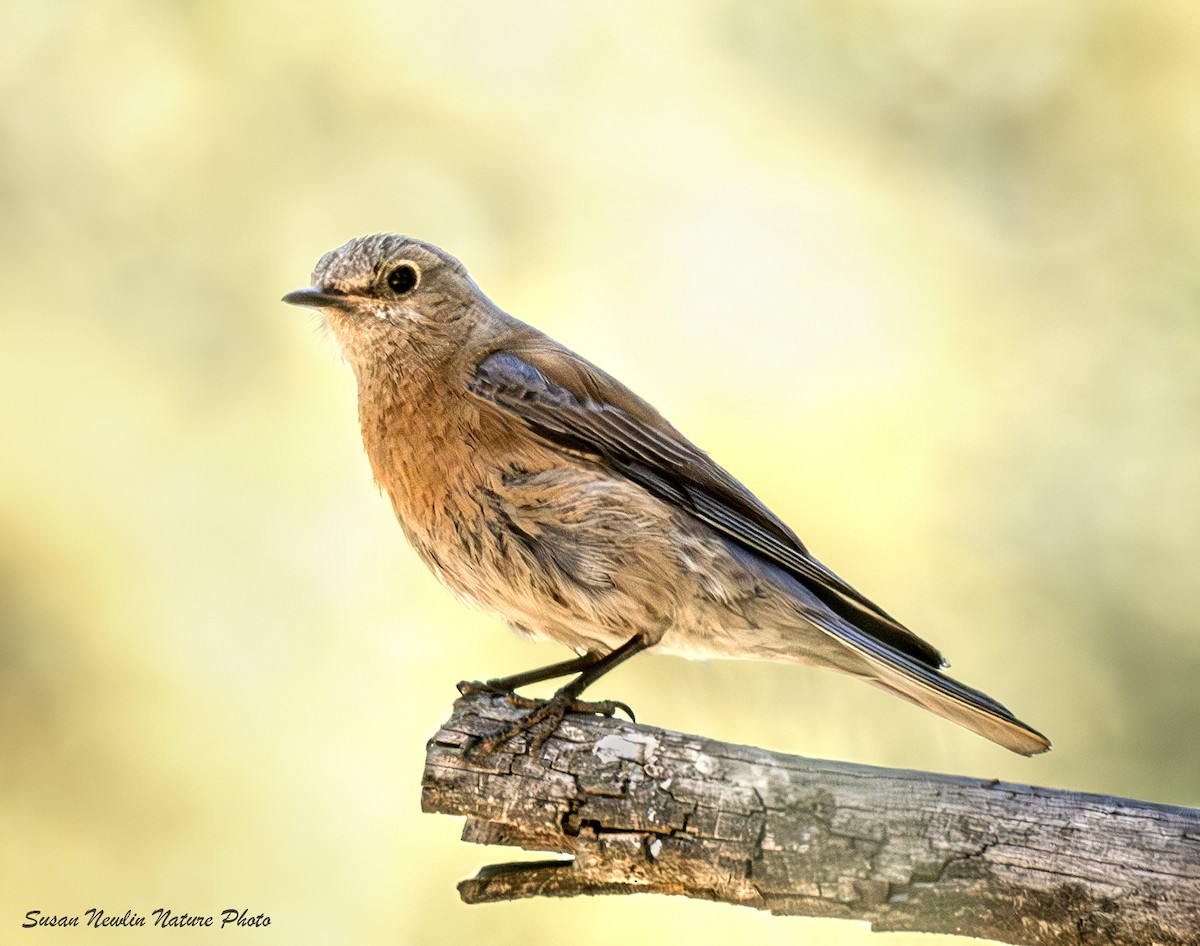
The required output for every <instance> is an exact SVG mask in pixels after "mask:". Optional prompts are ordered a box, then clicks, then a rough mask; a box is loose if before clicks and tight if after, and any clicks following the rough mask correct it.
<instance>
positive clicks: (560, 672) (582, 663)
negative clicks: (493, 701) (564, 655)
mask: <svg viewBox="0 0 1200 946" xmlns="http://www.w3.org/2000/svg"><path fill="white" fill-rule="evenodd" d="M603 659H604V655H603V654H601V653H600V652H599V651H595V650H593V651H589V652H588V653H586V654H583V655H582V656H579V657H572V658H571V659H570V660H560V661H559V662H558V663H556V664H550V666H548V667H538V668H537V669H536V670H526V671H525V672H524V673H514V674H513V675H512V676H510V677H497V678H496V679H494V680H488V681H487V682H486V683H479V682H472V681H468V680H464V681H463V682H462V683H460V684H459V685H458V692H459V693H461V694H462V695H463V696H471V695H473V694H475V693H506V694H512V695H513V696H515V695H516V694H515V693H514V691H515V690H516V689H518V688H519V687H526V686H529V685H530V684H531V683H541V682H542V681H543V680H553V679H554V678H555V677H565V676H567V675H568V674H571V673H579V672H580V671H583V670H586V669H587V668H588V667H590V666H592V665H593V664H595V663H597V662H598V661H600V660H603Z"/></svg>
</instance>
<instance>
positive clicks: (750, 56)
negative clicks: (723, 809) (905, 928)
mask: <svg viewBox="0 0 1200 946" xmlns="http://www.w3.org/2000/svg"><path fill="white" fill-rule="evenodd" d="M0 37H2V38H0V202H2V204H0V206H2V207H3V213H2V214H0V254H2V257H0V258H2V259H3V264H2V265H0V281H2V282H0V285H2V293H3V307H2V315H0V318H2V319H3V335H2V336H0V337H2V344H0V395H2V397H0V423H2V425H3V427H2V438H3V440H2V442H3V459H2V461H0V537H2V538H0V758H2V759H3V764H2V766H0V929H3V930H6V931H8V930H14V929H17V928H18V927H19V923H20V921H21V920H22V919H23V917H24V914H25V911H27V910H30V909H40V910H42V911H43V912H45V913H55V914H63V913H65V914H79V913H82V912H83V911H84V910H86V909H87V908H88V907H92V906H99V907H102V908H104V909H106V910H108V911H109V912H115V913H122V912H123V911H124V910H125V909H130V908H131V909H134V910H136V911H138V912H140V913H142V914H143V915H146V914H149V912H150V911H151V910H153V909H155V908H156V907H159V906H165V907H167V908H170V909H172V910H175V911H177V912H182V911H186V912H192V913H201V914H216V913H219V912H220V911H221V910H222V909H225V908H226V907H236V908H239V909H240V908H246V909H248V910H249V912H250V914H252V915H253V914H257V913H260V912H266V913H268V914H269V915H270V916H271V918H272V925H271V926H270V927H269V928H268V929H266V930H250V931H245V932H240V933H239V932H235V933H230V932H229V931H226V932H225V933H224V934H223V941H229V942H241V941H245V942H253V943H256V944H264V943H291V944H308V943H331V942H354V943H392V944H427V943H437V942H487V943H489V944H492V946H507V944H518V943H519V944H522V946H541V944H560V943H562V942H564V941H568V940H569V941H570V942H571V943H572V944H574V946H593V944H597V946H598V944H609V943H612V942H614V941H615V940H617V939H619V940H620V941H622V942H627V943H640V942H647V943H648V942H661V941H663V940H664V938H667V937H669V941H684V940H686V941H692V942H718V941H719V942H730V941H735V942H736V941H746V942H756V943H762V944H776V943H778V944H783V943H789V944H790V943H795V942H800V941H803V942H805V943H810V944H823V943H839V944H844V943H849V944H854V943H868V942H875V941H876V939H875V938H874V937H873V936H872V934H869V933H868V932H867V931H866V930H865V929H864V928H863V927H861V926H857V925H852V924H847V923H839V922H833V921H812V920H803V919H778V918H771V917H767V916H763V915H759V914H756V913H754V912H753V911H750V910H739V909H735V908H732V907H727V906H719V905H713V904H708V903H700V902H691V901H686V900H669V899H665V898H613V899H589V900H578V901H544V902H526V903H517V904H512V905H498V906H487V907H467V906H464V905H462V904H460V903H459V900H458V897H457V894H456V892H455V883H456V882H457V881H458V880H459V879H461V878H463V877H466V876H468V875H470V874H472V873H473V872H474V871H475V870H476V869H477V868H478V867H479V866H480V865H482V864H484V863H488V862H492V861H496V860H507V859H510V854H511V852H510V851H507V850H490V849H483V848H476V847H473V846H470V845H464V844H462V843H460V842H459V840H458V832H459V830H460V824H459V823H458V822H457V821H456V820H455V819H451V818H445V817H434V816H425V815H422V814H421V813H420V809H419V780H420V773H421V767H422V763H423V759H424V744H425V740H426V739H427V738H428V737H429V736H430V735H431V734H432V733H433V732H434V731H435V729H436V727H437V725H438V723H439V722H440V721H441V720H442V719H444V718H445V717H446V716H447V715H448V712H449V707H450V703H451V701H452V699H453V697H454V696H455V690H454V684H455V682H456V681H458V680H459V679H463V678H466V679H475V678H480V677H488V676H495V675H500V674H505V673H510V672H515V671H518V670H523V669H527V668H529V667H533V666H537V665H540V664H543V663H548V662H551V661H553V660H557V659H561V658H563V657H565V656H567V655H566V653H565V652H563V651H561V650H559V649H556V648H555V647H553V646H550V645H534V644H530V643H526V642H522V641H520V640H518V639H517V638H515V637H514V636H512V635H511V634H510V633H509V632H508V631H507V630H506V629H505V628H504V626H503V625H502V623H501V622H500V621H499V620H498V619H496V618H493V617H490V616H487V615H483V614H478V613H474V612H471V611H469V610H467V609H465V608H464V607H462V606H461V605H459V604H458V603H456V602H455V601H454V600H452V599H451V598H450V596H449V595H448V594H446V593H445V592H444V591H443V590H442V589H441V588H440V587H439V586H438V585H437V584H436V582H435V581H434V579H433V578H432V577H431V576H430V575H429V574H427V573H426V571H425V570H424V568H423V567H422V566H421V565H420V563H419V562H418V560H417V559H416V557H415V556H414V555H413V554H412V553H411V552H410V551H409V549H408V548H407V546H406V545H405V543H404V540H403V536H402V535H401V532H400V530H399V528H398V527H397V526H396V525H395V523H394V521H393V520H392V515H391V511H390V509H389V507H388V504H387V503H386V502H385V501H384V500H382V499H381V498H380V497H379V496H378V494H377V493H376V491H375V489H374V488H373V486H372V484H371V480H370V473H369V470H368V467H367V464H366V461H365V458H364V457H363V456H362V451H361V446H360V443H359V434H358V429H357V421H356V416H355V391H354V387H353V381H352V377H351V374H350V371H349V370H348V369H347V368H346V366H345V365H343V364H341V363H340V362H339V360H338V357H337V355H336V352H335V351H334V348H333V346H332V344H331V343H330V342H329V340H328V339H327V338H326V337H325V336H324V335H323V333H322V332H321V331H320V330H319V327H318V323H317V321H316V320H315V318H314V317H313V316H312V315H311V314H309V313H305V312H302V311H299V310H295V309H291V308H288V307H286V306H284V305H282V304H281V303H280V302H279V297H280V296H281V295H282V294H283V293H284V292H286V291H288V290H291V289H294V288H298V287H300V286H304V285H307V283H308V277H309V273H310V271H311V269H312V267H313V265H314V264H315V262H316V260H317V259H318V257H319V256H320V255H321V254H322V253H324V252H325V251H326V250H328V249H330V248H332V247H335V246H337V245H340V244H341V243H343V242H344V241H345V240H347V239H349V238H350V237H353V236H357V235H360V234H364V233H369V232H372V231H378V230H394V231H399V232H405V233H409V234H411V235H413V236H418V237H421V238H423V239H426V240H430V241H432V242H435V243H438V244H440V245H442V246H444V247H445V248H446V249H448V250H449V251H450V252H452V253H454V254H455V255H457V256H459V257H460V258H461V259H462V260H463V261H464V262H465V263H466V264H467V266H468V267H469V268H470V269H471V271H472V273H473V275H474V276H475V278H476V280H477V281H478V282H479V284H480V285H481V286H482V287H483V289H484V290H485V291H486V292H487V293H488V294H489V295H491V296H492V297H493V298H494V299H495V300H496V301H497V302H498V303H499V304H500V305H501V306H502V307H504V308H506V309H507V310H508V311H510V312H512V313H514V314H515V315H517V316H519V317H521V318H523V319H525V320H527V321H529V322H532V323H533V324H535V325H537V326H539V327H540V328H542V329H544V330H545V331H547V332H548V333H550V334H551V335H553V336H554V337H556V338H558V339H559V340H560V341H562V342H564V343H565V344H568V345H569V346H571V347H572V348H575V349H576V350H578V351H580V352H582V353H584V354H585V355H587V356H588V357H590V358H592V360H594V361H597V362H599V363H600V364H601V365H603V366H604V367H605V368H607V369H608V370H610V371H611V372H613V373H614V374H616V375H617V376H618V377H620V378H621V379H623V380H624V381H625V382H627V383H628V384H629V385H630V386H631V387H633V388H634V389H635V390H637V391H638V392H639V393H641V394H642V395H643V396H645V397H646V398H647V399H648V400H650V401H651V402H652V403H654V404H655V405H657V406H658V407H659V408H660V409H661V410H662V411H663V412H664V413H665V414H666V415H667V416H668V417H670V418H671V419H672V420H673V421H674V422H675V424H676V425H677V426H679V427H680V428H681V429H682V430H683V431H684V432H685V433H687V434H688V435H689V436H691V437H692V438H693V439H694V440H696V441H697V442H698V443H699V444H700V445H701V446H702V447H704V448H705V449H707V450H709V451H710V452H711V453H712V454H713V456H714V457H715V459H717V460H718V462H721V463H722V464H724V465H725V466H727V467H728V468H729V469H730V470H731V471H732V472H733V473H734V474H735V475H736V476H737V477H739V478H740V479H741V480H743V481H744V482H745V483H746V484H747V485H749V486H750V487H751V488H752V489H754V490H755V491H756V492H757V493H758V495H759V496H760V497H761V498H762V499H763V500H764V501H765V502H767V503H768V505H770V506H771V507H772V508H774V509H775V510H776V511H777V512H778V513H779V514H780V515H781V516H782V517H783V518H784V519H785V520H786V521H788V522H789V523H791V524H792V525H793V526H794V527H795V528H796V530H797V531H798V532H799V534H800V535H801V536H802V538H804V539H805V540H806V542H808V544H809V545H810V547H811V548H812V549H813V550H814V551H815V552H816V554H817V555H819V556H820V557H821V558H822V559H823V560H825V561H826V562H827V563H828V564H829V565H831V566H832V567H833V568H835V569H836V570H837V571H839V572H840V573H842V574H843V575H844V576H845V577H846V578H848V579H849V580H850V581H852V582H853V583H854V584H855V585H857V586H858V587H859V588H861V589H862V590H863V591H865V592H866V593H867V594H868V595H869V596H870V597H872V598H873V599H875V600H876V601H878V602H880V603H881V604H882V605H883V606H884V607H886V608H887V609H888V610H889V611H891V612H892V613H894V614H896V615H897V616H898V617H900V618H901V619H902V620H904V621H905V622H906V623H907V624H908V625H909V626H911V627H912V628H914V629H915V630H916V631H918V632H919V633H921V634H922V635H923V636H925V637H927V638H928V639H929V640H931V641H932V642H934V643H935V644H936V645H938V646H939V647H941V648H942V649H943V650H944V651H945V653H946V654H947V656H948V657H949V659H950V660H951V662H952V664H953V672H954V673H955V675H957V676H959V677H961V678H962V679H964V680H965V681H967V682H969V683H971V684H974V685H975V686H978V687H981V688H983V689H985V690H986V691H988V692H989V693H991V694H993V695H994V696H996V697H997V698H998V699H1000V700H1002V701H1003V702H1004V703H1006V704H1008V705H1009V706H1010V707H1011V708H1012V709H1013V710H1014V711H1016V712H1017V713H1018V714H1019V715H1020V716H1022V717H1023V718H1024V719H1026V720H1028V721H1029V722H1031V723H1032V724H1034V725H1035V726H1037V727H1038V728H1040V729H1042V730H1044V731H1045V732H1046V733H1047V734H1048V735H1049V736H1050V737H1051V738H1052V739H1053V741H1054V745H1055V749H1054V751H1053V752H1052V753H1050V754H1049V755H1048V756H1044V757H1041V758H1038V759H1034V760H1027V759H1022V758H1019V757H1017V756H1013V755H1010V754H1009V753H1007V752H1005V751H1004V750H1002V749H999V748H997V747H995V746H993V745H991V744H990V743H987V742H985V741H984V740H982V739H980V738H978V737H976V736H973V735H971V734H970V733H968V732H966V731H965V730H961V729H958V728H957V727H955V726H953V725H951V724H949V723H946V722H944V721H942V720H940V719H937V718H935V717H933V716H931V715H928V714H926V713H923V712H922V711H920V710H918V709H916V708H914V707H911V706H909V705H907V704H904V703H901V702H900V701H897V700H895V699H893V698H891V697H888V696H886V695H885V694H883V693H880V692H877V691H875V690H873V689H871V688H869V687H865V686H863V685H862V684H860V683H857V682H855V681H853V680H850V679H848V678H842V677H839V676H836V675H834V674H829V673H822V672H818V671H810V670H805V669H799V668H795V667H786V666H772V665H766V664H753V663H745V664H738V663H689V662H686V661H683V660H679V659H675V658H670V657H654V656H647V657H644V658H639V659H638V660H635V661H633V662H632V663H631V664H628V665H626V666H624V667H622V668H621V669H620V670H618V671H617V672H615V673H614V674H613V675H612V676H611V677H609V678H607V679H605V681H604V682H603V686H602V687H601V688H600V690H598V691H597V693H596V695H597V697H603V696H609V697H619V698H620V699H622V700H625V701H628V702H629V703H631V704H632V705H633V706H635V707H636V708H637V710H638V712H639V716H640V718H642V719H643V720H645V721H647V722H650V723H654V724H658V725H662V726H666V727H671V728H677V729H682V730H685V731H691V732H698V733H704V734H706V735H709V736H713V737H717V738H721V739H726V740H731V741H734V742H743V743H751V744H755V745H760V746H765V747H768V748H771V749H775V750H780V751H786V752H794V753H802V754H808V755H816V756H822V757H831V758H837V759H846V760H853V761H859V762H865V763H871V764H877V765H887V766H904V767H912V768H922V769H932V770H937V771H946V772H956V773H965V774H970V775H974V776H980V777H998V778H1003V779H1009V780H1015V781H1019V782H1028V783H1034V784H1041V785H1050V786H1058V787H1066V788H1072V789H1081V790H1087V791H1094V792H1102V793H1106V794H1116V795H1128V796H1134V797H1137V798H1141V799H1146V800H1153V801H1159V802H1168V803H1174V804H1183V805H1200V692H1198V690H1197V685H1196V681H1197V680H1198V679H1200V619H1198V618H1197V610H1196V606H1195V604H1196V595H1197V587H1198V586H1197V577H1196V576H1197V565H1198V564H1200V371H1198V370H1197V368H1198V364H1200V273H1198V270H1197V258H1198V255H1200V177H1198V176H1197V174H1196V167H1197V162H1198V160H1200V121H1198V120H1197V111H1196V102H1197V94H1198V93H1200V8H1197V7H1196V6H1195V5H1194V4H1188V3H1183V2H1179V3H1159V4H1153V5H1146V4H1140V3H1137V2H1136V0H1108V2H1103V3H1095V2H1085V0H1064V2H1060V3H1056V4H1052V5H1046V4H1042V3H1039V2H1033V0H1017V2H1012V3H1008V4H1004V5H1001V6H999V7H997V6H996V5H981V4H957V3H948V2H941V0H926V2H912V0H855V2H832V0H826V2H809V3H798V2H796V3H791V2H776V3H759V4H743V3H738V2H735V0H699V2H697V0H690V2H662V3H655V4H639V3H636V2H632V0H605V2H602V3H601V2H590V0H588V2H578V3H572V4H563V3H550V2H514V3H507V4H502V5H501V4H489V3H483V2H456V0H450V2H442V3H437V4H430V3H423V4H417V3H400V2H395V0H393V2H372V0H361V2H354V3H334V2H317V0H313V2H294V0H293V2H283V0H277V2H271V0H262V2H249V3H239V2H232V0H213V2H206V3H187V2H173V3H162V2H151V0H141V2H139V0H92V2H87V3H84V2H78V3H70V2H44V0H7V2H5V3H4V4H3V5H2V6H0ZM12 935H13V934H11V933H7V932H6V933H4V934H3V935H2V936H0V938H4V939H8V938H9V937H11V936H12ZM80 935H84V934H81V933H79V932H78V931H70V932H69V933H55V932H52V931H39V932H38V933H37V937H38V939H39V941H40V942H59V941H61V942H71V943H74V942H76V941H77V939H78V937H79V936H80ZM118 935H119V936H120V938H121V939H122V941H125V940H128V941H130V942H132V941H133V940H135V939H137V938H140V936H142V935H152V934H149V933H144V934H143V933H136V934H118ZM167 935H170V936H172V937H173V938H174V937H178V938H180V939H200V938H207V937H211V936H214V935H216V934H215V933H213V932H211V931H194V930H193V931H184V932H178V933H175V934H167ZM879 941H880V942H882V941H883V940H879ZM886 941H887V942H888V943H895V944H901V946H903V944H925V943H931V942H934V941H936V942H950V941H951V940H949V939H936V940H935V938H934V937H923V936H917V935H913V936H905V935H896V934H893V935H891V936H889V937H887V939H886ZM964 942H965V941H964Z"/></svg>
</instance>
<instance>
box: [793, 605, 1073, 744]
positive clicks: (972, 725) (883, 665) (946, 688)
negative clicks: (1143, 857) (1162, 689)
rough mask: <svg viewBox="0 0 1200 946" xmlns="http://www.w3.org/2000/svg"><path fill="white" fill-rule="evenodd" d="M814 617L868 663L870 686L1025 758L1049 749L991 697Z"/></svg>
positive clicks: (1045, 741) (850, 630) (867, 637)
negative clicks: (902, 699)
mask: <svg viewBox="0 0 1200 946" xmlns="http://www.w3.org/2000/svg"><path fill="white" fill-rule="evenodd" d="M821 617H823V616H821ZM809 618H810V620H814V623H817V624H818V625H819V626H820V627H821V628H822V629H823V630H825V631H828V632H829V633H830V634H832V635H833V636H834V637H837V638H838V639H840V640H841V641H842V643H844V644H846V645H847V646H848V647H850V649H851V650H853V651H855V652H856V653H858V655H859V656H860V657H862V658H863V659H864V661H865V662H866V664H867V667H868V668H869V669H868V672H867V673H865V674H864V676H865V678H866V680H867V681H868V682H869V683H872V684H874V685H875V686H877V687H880V688H881V689H884V690H887V691H888V692H889V693H893V694H895V695H896V696H899V697H903V698H904V699H906V700H908V701H909V702H911V703H915V704H917V706H920V707H922V708H923V709H927V710H929V711H930V712H931V713H936V714H937V715H938V716H941V717H942V718H943V719H948V720H950V721H951V722H953V723H958V725H960V726H963V727H965V728H967V729H969V730H971V731H972V732H975V733H978V734H979V735H981V736H983V737H984V738H985V739H990V740H991V741H992V742H994V743H997V744H998V745H1001V746H1004V748H1006V749H1011V750H1012V751H1013V752H1018V753H1020V754H1021V755H1037V754H1038V753H1039V752H1045V751H1046V750H1047V749H1049V748H1050V740H1049V739H1047V738H1046V737H1045V736H1043V735H1042V734H1041V733H1040V732H1038V731H1037V730H1036V729H1034V728H1033V727H1032V726H1028V725H1026V724H1025V723H1023V722H1021V721H1020V720H1019V719H1017V717H1016V716H1014V715H1013V714H1012V713H1011V712H1009V711H1008V709H1006V708H1005V707H1004V706H1002V705H1001V704H1000V703H998V702H996V701H995V700H993V699H992V698H991V697H990V696H988V695H987V694H986V693H981V692H980V691H979V690H975V689H972V688H971V687H969V686H967V685H966V684H965V683H959V682H958V681H957V680H955V679H954V678H953V677H948V676H946V675H945V674H944V673H941V672H940V671H938V670H934V669H933V668H932V667H928V666H926V665H925V664H922V663H919V662H917V661H915V660H913V659H912V658H910V657H909V656H908V655H907V654H903V653H900V652H899V651H897V650H895V649H894V648H892V647H889V646H888V645H887V644H885V643H883V642H882V641H879V640H877V639H875V638H873V637H871V636H870V635H868V634H866V633H864V632H863V631H860V630H859V629H858V628H856V627H854V626H853V625H849V624H847V623H846V622H844V621H840V620H821V619H820V617H818V616H815V615H809Z"/></svg>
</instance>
